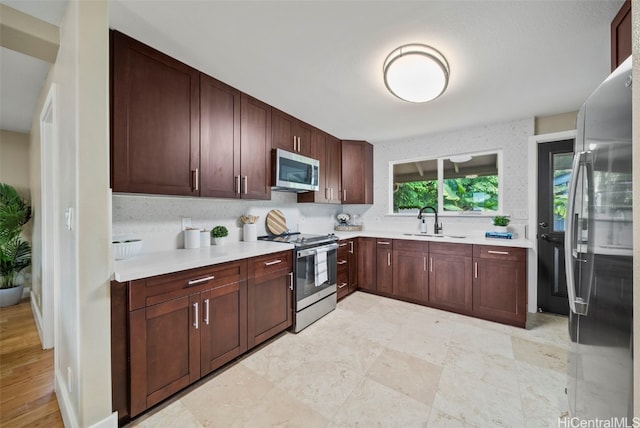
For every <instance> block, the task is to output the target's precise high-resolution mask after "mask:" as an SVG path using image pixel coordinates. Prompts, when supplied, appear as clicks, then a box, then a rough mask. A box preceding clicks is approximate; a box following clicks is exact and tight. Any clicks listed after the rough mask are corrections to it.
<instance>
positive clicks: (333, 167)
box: [325, 135, 342, 204]
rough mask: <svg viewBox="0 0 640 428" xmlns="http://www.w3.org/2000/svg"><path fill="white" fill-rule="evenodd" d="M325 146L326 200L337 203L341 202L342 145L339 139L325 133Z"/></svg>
mask: <svg viewBox="0 0 640 428" xmlns="http://www.w3.org/2000/svg"><path fill="white" fill-rule="evenodd" d="M325 147H326V162H325V165H326V168H325V169H326V172H325V183H326V188H327V189H328V195H327V198H328V200H327V202H329V203H331V204H339V203H341V202H342V201H341V199H342V197H341V195H342V184H341V183H342V176H341V174H342V146H341V143H340V140H338V139H337V138H335V137H332V136H331V135H327V137H326V139H325Z"/></svg>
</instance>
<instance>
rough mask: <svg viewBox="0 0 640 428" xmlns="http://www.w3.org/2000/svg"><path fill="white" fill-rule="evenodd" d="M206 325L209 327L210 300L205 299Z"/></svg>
mask: <svg viewBox="0 0 640 428" xmlns="http://www.w3.org/2000/svg"><path fill="white" fill-rule="evenodd" d="M204 323H205V324H206V325H209V299H204Z"/></svg>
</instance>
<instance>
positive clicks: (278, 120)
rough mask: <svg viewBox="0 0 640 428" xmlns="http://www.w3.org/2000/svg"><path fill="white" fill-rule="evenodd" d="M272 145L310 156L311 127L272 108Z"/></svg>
mask: <svg viewBox="0 0 640 428" xmlns="http://www.w3.org/2000/svg"><path fill="white" fill-rule="evenodd" d="M272 125H273V128H272V130H273V134H272V147H273V148H274V149H283V150H286V151H288V152H293V153H298V154H301V155H304V156H312V153H313V150H312V143H311V135H312V134H313V127H312V126H311V125H308V124H306V123H304V122H302V121H301V120H298V119H296V118H295V117H293V116H290V115H288V114H287V113H284V112H282V111H280V110H278V109H275V108H274V109H273V110H272Z"/></svg>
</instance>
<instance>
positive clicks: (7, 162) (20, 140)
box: [0, 130, 29, 197]
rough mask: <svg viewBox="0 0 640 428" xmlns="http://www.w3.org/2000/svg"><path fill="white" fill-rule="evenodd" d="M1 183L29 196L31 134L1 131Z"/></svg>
mask: <svg viewBox="0 0 640 428" xmlns="http://www.w3.org/2000/svg"><path fill="white" fill-rule="evenodd" d="M0 183H7V184H9V185H11V186H13V187H15V188H16V189H17V190H18V192H20V194H21V195H23V196H25V197H26V196H28V195H29V134H23V133H21V132H12V131H5V130H0Z"/></svg>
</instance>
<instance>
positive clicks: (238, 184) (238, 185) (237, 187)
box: [236, 175, 240, 195]
mask: <svg viewBox="0 0 640 428" xmlns="http://www.w3.org/2000/svg"><path fill="white" fill-rule="evenodd" d="M236 193H237V194H238V195H239V194H240V176H239V175H236Z"/></svg>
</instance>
